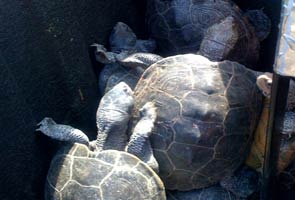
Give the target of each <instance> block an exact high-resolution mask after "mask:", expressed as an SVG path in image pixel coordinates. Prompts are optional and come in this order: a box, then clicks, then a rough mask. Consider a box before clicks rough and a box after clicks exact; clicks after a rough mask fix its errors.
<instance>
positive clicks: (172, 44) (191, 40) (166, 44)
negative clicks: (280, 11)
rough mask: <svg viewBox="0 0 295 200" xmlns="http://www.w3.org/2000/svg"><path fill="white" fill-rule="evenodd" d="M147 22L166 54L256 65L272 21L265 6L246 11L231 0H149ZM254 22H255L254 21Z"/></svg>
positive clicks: (163, 53) (163, 52)
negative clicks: (195, 55)
mask: <svg viewBox="0 0 295 200" xmlns="http://www.w3.org/2000/svg"><path fill="white" fill-rule="evenodd" d="M147 2H148V6H147V26H148V28H149V32H150V35H151V37H152V38H154V39H155V40H156V42H157V45H158V47H159V53H160V54H161V55H163V56H167V55H175V54H182V53H191V52H196V51H198V50H199V54H201V55H203V56H206V57H207V58H209V59H210V60H214V61H220V60H224V59H227V60H233V61H237V62H239V63H241V64H245V65H247V66H248V67H254V66H255V63H256V62H257V60H258V57H259V48H260V44H259V41H262V40H263V39H265V38H266V37H267V35H268V34H269V32H270V27H271V22H270V20H269V18H268V17H267V16H266V15H265V14H264V13H263V11H262V10H252V11H248V12H247V13H245V14H244V13H243V12H242V11H241V10H240V8H239V7H238V6H237V5H236V4H235V3H233V2H232V1H230V0H206V1H204V0H194V1H183V0H169V1H168V0H148V1H147ZM252 22H254V23H252Z"/></svg>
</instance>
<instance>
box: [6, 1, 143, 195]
mask: <svg viewBox="0 0 295 200" xmlns="http://www.w3.org/2000/svg"><path fill="white" fill-rule="evenodd" d="M143 10H144V3H143V2H141V3H139V2H138V1H136V0H108V1H104V0H80V1H71V0H59V1H50V0H44V1H38V0H14V1H8V0H1V1H0V24H1V26H0V70H1V71H0V137H1V139H0V177H1V178H0V199H1V200H8V199H13V200H16V199H23V200H26V199H30V200H34V199H38V200H40V199H43V187H44V182H45V176H46V173H47V169H48V166H49V162H50V159H51V157H52V155H53V153H54V152H55V150H56V145H55V144H56V142H55V141H52V140H49V139H48V138H47V137H46V136H41V135H40V134H39V135H38V134H37V133H35V132H34V130H35V128H36V124H37V123H38V122H39V121H40V120H41V119H42V118H44V117H45V116H49V117H52V118H54V119H55V120H56V121H57V122H59V123H66V124H70V125H72V126H75V127H77V128H80V129H82V130H83V131H85V132H86V133H87V134H88V135H89V136H90V137H91V138H95V132H96V127H95V112H96V107H97V105H98V102H99V96H98V89H97V80H96V76H95V73H94V70H93V67H92V65H91V62H90V59H89V54H88V46H89V45H90V44H91V43H93V42H94V41H97V42H100V43H103V44H106V43H107V39H108V35H109V33H110V31H111V29H112V27H113V26H114V24H115V23H116V22H117V21H123V22H125V23H127V24H129V25H130V26H131V27H132V28H133V29H134V30H135V32H136V33H138V34H139V35H144V34H143V32H144V30H143V27H144V23H143V22H144V19H143V17H144V15H143V14H142V13H143Z"/></svg>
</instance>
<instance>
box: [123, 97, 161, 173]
mask: <svg viewBox="0 0 295 200" xmlns="http://www.w3.org/2000/svg"><path fill="white" fill-rule="evenodd" d="M140 115H141V119H140V120H139V122H138V123H137V124H136V126H135V127H134V130H133V133H132V135H131V138H130V141H129V143H128V145H127V147H126V151H127V152H129V153H131V154H133V155H136V156H137V157H138V158H140V159H141V160H142V161H144V162H145V163H146V164H148V165H149V166H150V167H151V168H152V169H153V170H154V171H155V172H156V173H158V172H159V165H158V162H157V160H156V159H155V157H154V154H153V149H152V146H151V143H150V140H149V136H150V135H151V133H152V130H153V128H154V123H155V120H156V117H157V113H156V107H155V105H154V104H153V103H152V102H148V103H146V104H145V105H144V106H143V107H142V108H141V109H140Z"/></svg>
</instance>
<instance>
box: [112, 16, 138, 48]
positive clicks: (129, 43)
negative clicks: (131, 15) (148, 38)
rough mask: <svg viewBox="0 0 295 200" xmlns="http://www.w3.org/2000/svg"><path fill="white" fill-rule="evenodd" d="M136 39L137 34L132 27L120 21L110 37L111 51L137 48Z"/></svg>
mask: <svg viewBox="0 0 295 200" xmlns="http://www.w3.org/2000/svg"><path fill="white" fill-rule="evenodd" d="M136 40H137V38H136V35H135V34H134V33H133V31H132V29H131V28H130V27H129V26H128V25H126V24H124V23H123V22H118V23H117V24H116V25H115V27H114V28H113V31H112V33H111V36H110V39H109V43H110V46H111V51H112V52H116V53H119V52H121V51H124V50H125V51H129V50H132V49H134V48H135V45H136Z"/></svg>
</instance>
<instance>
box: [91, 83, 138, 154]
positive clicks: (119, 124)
mask: <svg viewBox="0 0 295 200" xmlns="http://www.w3.org/2000/svg"><path fill="white" fill-rule="evenodd" d="M132 94H133V92H132V91H131V89H130V88H129V87H128V86H127V85H126V84H125V83H122V82H121V83H119V84H118V85H116V86H114V88H113V89H111V90H110V91H109V92H108V93H107V94H106V95H105V96H104V97H103V98H102V99H101V101H100V104H99V107H98V109H97V113H96V119H97V121H96V125H97V129H98V130H97V140H96V148H97V151H101V150H105V149H115V150H124V147H125V146H126V143H127V138H128V137H127V134H126V130H127V127H128V122H129V119H130V115H131V112H132V109H133V105H134V99H133V95H132Z"/></svg>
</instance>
